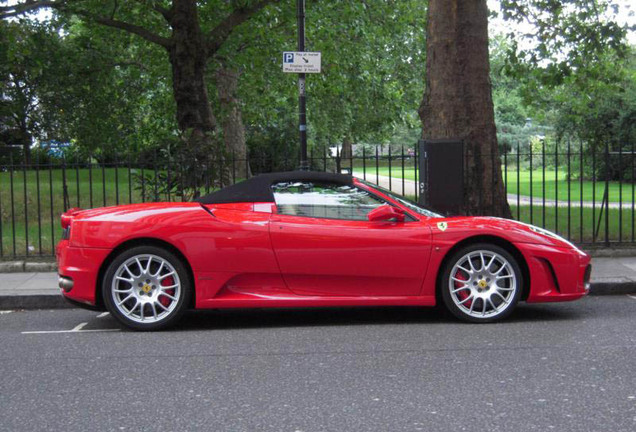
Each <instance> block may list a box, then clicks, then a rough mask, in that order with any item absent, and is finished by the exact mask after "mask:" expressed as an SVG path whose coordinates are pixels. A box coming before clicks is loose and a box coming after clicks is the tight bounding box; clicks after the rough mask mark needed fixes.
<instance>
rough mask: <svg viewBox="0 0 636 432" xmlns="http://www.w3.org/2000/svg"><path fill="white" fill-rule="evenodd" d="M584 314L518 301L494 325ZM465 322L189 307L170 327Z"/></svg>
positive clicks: (406, 312)
mask: <svg viewBox="0 0 636 432" xmlns="http://www.w3.org/2000/svg"><path fill="white" fill-rule="evenodd" d="M583 316H585V313H584V311H582V310H577V309H576V308H573V307H570V306H569V305H568V306H566V305H526V304H520V305H519V306H518V307H517V309H516V310H515V311H514V312H513V314H512V315H511V316H510V317H508V318H507V319H505V320H503V321H501V322H500V323H497V324H495V325H505V324H506V323H522V322H538V321H570V320H577V319H580V318H581V317H583ZM383 324H390V325H402V324H427V325H437V324H444V325H448V324H462V325H471V324H465V323H462V322H461V321H459V320H457V319H456V318H454V317H453V316H451V315H450V314H449V313H448V312H446V310H444V309H443V308H441V307H435V308H421V307H360V308H350V307H347V308H301V309H227V310H209V311H191V312H189V313H188V314H186V315H185V316H184V317H183V319H182V320H181V321H180V322H179V324H178V325H177V326H176V327H174V328H172V329H171V330H177V331H179V330H181V331H190V330H211V329H219V330H222V329H241V328H266V327H312V326H338V325H347V326H351V325H354V326H355V325H383Z"/></svg>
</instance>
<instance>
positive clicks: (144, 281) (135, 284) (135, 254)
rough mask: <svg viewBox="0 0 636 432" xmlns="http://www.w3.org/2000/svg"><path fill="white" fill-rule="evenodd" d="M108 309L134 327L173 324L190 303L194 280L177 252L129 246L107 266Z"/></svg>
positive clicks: (145, 327)
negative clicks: (129, 247) (191, 279)
mask: <svg viewBox="0 0 636 432" xmlns="http://www.w3.org/2000/svg"><path fill="white" fill-rule="evenodd" d="M102 292H103V296H104V303H105V305H106V307H107V309H108V310H109V312H110V313H111V314H112V315H113V316H114V317H115V318H116V319H117V320H118V321H119V322H121V323H122V324H124V325H125V326H126V327H129V328H132V329H134V330H158V329H161V328H164V327H167V326H169V325H172V324H174V323H175V322H176V321H177V320H178V319H179V318H180V317H181V315H183V313H184V312H185V310H186V308H187V306H188V304H189V303H190V296H191V282H190V278H189V275H188V272H187V271H186V269H185V267H184V265H183V263H182V262H181V260H180V259H179V258H177V257H176V256H175V255H174V254H172V253H170V252H168V251H167V250H165V249H162V248H158V247H155V246H138V247H134V248H132V249H129V250H127V251H125V252H123V253H122V254H120V255H119V256H118V257H116V258H115V259H114V260H113V262H112V263H111V264H110V266H109V267H108V270H107V271H106V274H105V276H104V280H103V283H102Z"/></svg>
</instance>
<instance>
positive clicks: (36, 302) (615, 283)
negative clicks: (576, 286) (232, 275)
mask: <svg viewBox="0 0 636 432" xmlns="http://www.w3.org/2000/svg"><path fill="white" fill-rule="evenodd" d="M592 266H593V269H592V290H591V294H592V295H609V294H613V295H618V294H636V257H620V258H593V260H592ZM64 307H71V306H70V305H69V304H68V303H67V302H66V301H64V299H63V298H62V296H61V294H60V289H59V288H57V274H56V273H51V272H47V273H0V309H44V308H64Z"/></svg>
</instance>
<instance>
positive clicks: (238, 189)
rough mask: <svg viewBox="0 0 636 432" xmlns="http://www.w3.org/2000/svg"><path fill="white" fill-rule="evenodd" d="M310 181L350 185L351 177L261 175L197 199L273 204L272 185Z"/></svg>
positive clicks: (290, 173)
mask: <svg viewBox="0 0 636 432" xmlns="http://www.w3.org/2000/svg"><path fill="white" fill-rule="evenodd" d="M294 181H310V182H325V183H336V184H341V185H352V184H353V177H352V176H350V175H346V174H333V173H326V172H316V171H287V172H277V173H270V174H261V175H258V176H256V177H252V178H251V179H248V180H245V181H243V182H241V183H237V184H235V185H232V186H228V187H226V188H223V189H221V190H218V191H216V192H212V193H210V194H208V195H204V196H202V197H200V198H197V199H196V200H195V201H197V202H200V203H201V204H226V203H239V202H274V194H273V193H272V185H273V184H274V183H280V182H294Z"/></svg>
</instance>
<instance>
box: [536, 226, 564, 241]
mask: <svg viewBox="0 0 636 432" xmlns="http://www.w3.org/2000/svg"><path fill="white" fill-rule="evenodd" d="M528 228H530V230H531V231H534V232H536V233H537V234H543V235H544V236H547V237H552V238H555V239H557V240H562V241H565V242H567V240H566V239H564V238H563V237H561V236H559V235H556V234H555V233H553V232H552V231H548V230H547V229H543V228H540V227H538V226H534V225H528Z"/></svg>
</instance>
